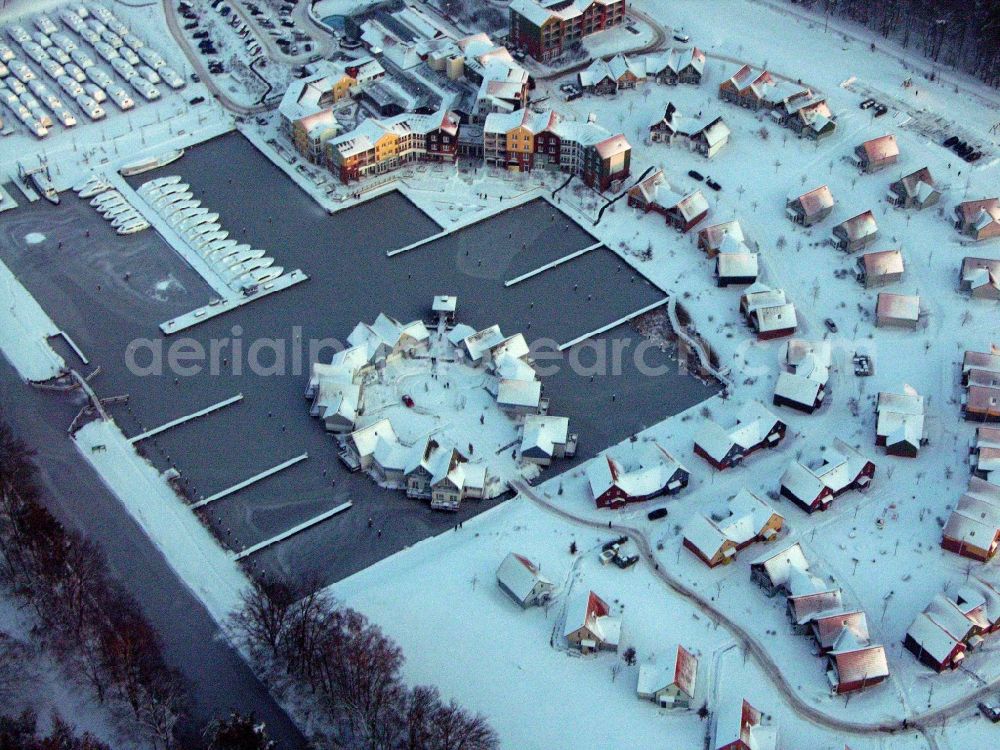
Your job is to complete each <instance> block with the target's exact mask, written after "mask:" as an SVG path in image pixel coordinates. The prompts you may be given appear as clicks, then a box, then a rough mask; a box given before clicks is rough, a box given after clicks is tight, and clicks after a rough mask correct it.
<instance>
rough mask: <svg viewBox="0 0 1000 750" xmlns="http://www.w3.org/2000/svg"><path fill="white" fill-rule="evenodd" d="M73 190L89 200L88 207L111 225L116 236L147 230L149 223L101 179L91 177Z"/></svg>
mask: <svg viewBox="0 0 1000 750" xmlns="http://www.w3.org/2000/svg"><path fill="white" fill-rule="evenodd" d="M74 190H75V191H76V193H77V195H79V196H80V197H81V198H83V199H87V198H90V199H91V201H90V205H91V206H93V207H94V208H95V209H96V210H97V212H98V213H99V214H100V215H101V216H103V217H104V218H105V219H107V220H108V221H109V222H110V223H111V226H112V227H114V230H115V231H116V232H117V233H118V234H122V235H124V234H135V233H136V232H141V231H143V230H144V229H149V222H148V221H146V219H145V218H144V217H143V216H142V214H140V213H139V212H138V211H137V210H136V208H135V206H133V205H132V204H131V203H129V202H128V199H127V198H126V197H125V196H124V195H122V194H121V193H120V192H118V191H117V190H115V189H114V188H113V187H112V186H111V183H109V182H107V181H106V180H105V179H104V178H103V177H100V176H98V175H93V176H91V177H89V178H88V179H87V180H85V181H84V182H82V183H81V184H79V185H77V186H75V187H74Z"/></svg>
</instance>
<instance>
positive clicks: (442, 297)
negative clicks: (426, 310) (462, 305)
mask: <svg viewBox="0 0 1000 750" xmlns="http://www.w3.org/2000/svg"><path fill="white" fill-rule="evenodd" d="M457 307H458V297H452V296H449V295H447V294H438V295H436V296H435V297H434V301H433V302H432V303H431V310H432V311H434V312H444V313H453V312H455V309H456V308H457Z"/></svg>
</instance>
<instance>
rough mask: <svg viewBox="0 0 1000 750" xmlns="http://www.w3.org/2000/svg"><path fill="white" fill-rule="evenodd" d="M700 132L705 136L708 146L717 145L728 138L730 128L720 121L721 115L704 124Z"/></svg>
mask: <svg viewBox="0 0 1000 750" xmlns="http://www.w3.org/2000/svg"><path fill="white" fill-rule="evenodd" d="M701 134H702V135H703V136H704V137H705V142H706V143H707V144H708V147H709V148H712V147H713V146H717V145H718V144H720V143H725V142H726V141H728V140H729V136H730V134H731V133H730V130H729V126H728V125H726V123H724V122H723V121H722V118H721V117H716V118H715V119H714V120H712V121H711V122H710V123H708V125H706V126H705V127H704V128H702V130H701Z"/></svg>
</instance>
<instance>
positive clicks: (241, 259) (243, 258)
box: [219, 248, 264, 268]
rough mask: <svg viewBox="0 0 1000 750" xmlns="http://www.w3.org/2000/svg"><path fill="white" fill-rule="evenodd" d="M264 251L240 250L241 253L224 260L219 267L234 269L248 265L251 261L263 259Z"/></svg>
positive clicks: (258, 249)
mask: <svg viewBox="0 0 1000 750" xmlns="http://www.w3.org/2000/svg"><path fill="white" fill-rule="evenodd" d="M263 257H264V251H263V250H261V249H260V248H257V249H252V250H240V251H239V252H236V253H233V254H232V255H230V256H228V257H227V258H224V259H223V260H222V261H220V263H219V265H220V266H222V267H223V268H234V267H235V266H238V265H239V264H240V263H247V262H248V261H251V260H257V258H263Z"/></svg>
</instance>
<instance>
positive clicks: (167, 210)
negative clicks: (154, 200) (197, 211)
mask: <svg viewBox="0 0 1000 750" xmlns="http://www.w3.org/2000/svg"><path fill="white" fill-rule="evenodd" d="M199 206H201V201H200V200H198V199H197V198H187V199H185V200H180V201H175V202H174V203H170V204H168V205H166V206H164V207H163V215H164V216H166V217H167V218H168V219H170V220H171V221H174V220H176V221H180V220H181V219H182V218H183V217H182V216H179V215H178V214H180V213H181V212H182V211H186V210H188V209H192V208H198V207H199Z"/></svg>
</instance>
